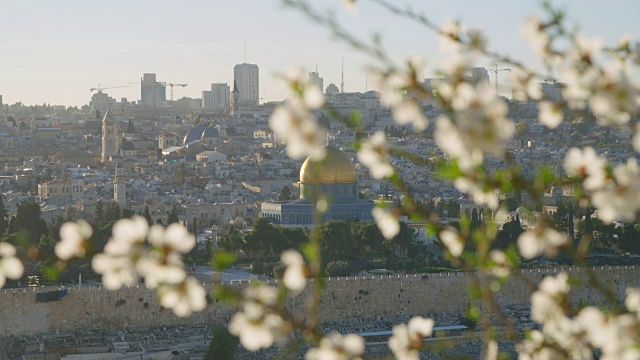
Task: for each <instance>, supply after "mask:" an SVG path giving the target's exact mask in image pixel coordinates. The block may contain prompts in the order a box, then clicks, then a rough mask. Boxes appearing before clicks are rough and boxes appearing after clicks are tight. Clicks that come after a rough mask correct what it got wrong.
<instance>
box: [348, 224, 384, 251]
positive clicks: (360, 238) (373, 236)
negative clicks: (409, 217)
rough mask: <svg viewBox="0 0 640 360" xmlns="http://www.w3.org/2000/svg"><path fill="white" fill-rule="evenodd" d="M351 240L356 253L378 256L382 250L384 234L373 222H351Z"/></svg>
mask: <svg viewBox="0 0 640 360" xmlns="http://www.w3.org/2000/svg"><path fill="white" fill-rule="evenodd" d="M351 240H352V241H353V243H354V246H355V247H356V248H357V249H358V253H360V254H362V255H364V256H368V257H379V256H382V253H383V252H384V250H385V249H384V246H383V244H384V241H385V240H384V236H382V233H381V232H380V229H379V228H378V225H376V224H375V223H374V222H355V223H352V224H351Z"/></svg>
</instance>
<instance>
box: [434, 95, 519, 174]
mask: <svg viewBox="0 0 640 360" xmlns="http://www.w3.org/2000/svg"><path fill="white" fill-rule="evenodd" d="M447 86H448V85H444V84H443V85H440V86H439V89H440V88H447ZM450 96H451V100H450V101H451V107H452V108H453V110H454V114H453V116H452V117H447V116H440V117H438V119H437V120H436V131H435V133H434V138H435V140H436V142H437V144H438V146H439V147H440V148H441V149H442V151H444V153H445V154H447V155H449V156H451V157H454V158H456V159H458V162H459V165H460V167H461V168H462V169H463V170H470V169H471V168H473V167H474V166H477V165H478V164H480V163H481V162H482V160H483V156H484V153H489V154H492V155H494V156H496V157H500V158H501V157H503V156H504V152H505V150H504V143H505V142H506V141H508V140H510V139H511V137H512V136H513V134H514V133H515V125H514V124H513V121H511V120H510V119H508V118H507V117H506V115H507V110H508V109H507V105H506V104H505V102H504V101H503V100H502V99H500V98H498V97H497V96H496V95H495V94H494V92H492V91H490V90H489V89H488V88H487V85H486V84H485V85H482V84H481V86H479V87H478V88H477V89H476V88H474V87H473V86H471V84H469V83H461V84H459V85H457V86H456V87H455V88H454V89H453V93H451V94H450Z"/></svg>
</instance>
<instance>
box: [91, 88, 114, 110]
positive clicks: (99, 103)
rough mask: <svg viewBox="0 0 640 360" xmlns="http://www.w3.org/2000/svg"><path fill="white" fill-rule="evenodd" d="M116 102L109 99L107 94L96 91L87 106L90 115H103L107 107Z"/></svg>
mask: <svg viewBox="0 0 640 360" xmlns="http://www.w3.org/2000/svg"><path fill="white" fill-rule="evenodd" d="M115 102H116V100H115V99H113V98H112V97H110V96H109V95H108V94H107V93H104V92H102V91H98V92H97V93H95V94H93V95H92V96H91V101H90V102H89V105H90V106H91V114H104V113H105V112H107V110H108V109H109V107H110V106H111V105H113V104H115Z"/></svg>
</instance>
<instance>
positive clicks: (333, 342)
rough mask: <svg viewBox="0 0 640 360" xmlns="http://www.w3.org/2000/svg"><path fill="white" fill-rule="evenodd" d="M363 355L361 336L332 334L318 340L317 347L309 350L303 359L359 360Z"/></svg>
mask: <svg viewBox="0 0 640 360" xmlns="http://www.w3.org/2000/svg"><path fill="white" fill-rule="evenodd" d="M363 353H364V339H363V338H362V336H360V335H356V334H347V335H341V334H339V333H337V332H332V333H330V334H328V335H326V336H324V337H323V338H322V339H320V344H319V346H318V347H317V348H312V349H310V350H309V351H308V352H307V354H306V355H305V357H304V358H305V360H351V359H354V360H355V359H361V356H362V354H363Z"/></svg>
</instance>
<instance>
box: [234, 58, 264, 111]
mask: <svg viewBox="0 0 640 360" xmlns="http://www.w3.org/2000/svg"><path fill="white" fill-rule="evenodd" d="M233 80H234V81H235V83H236V84H237V86H238V96H239V98H238V101H237V103H238V105H258V103H259V102H260V74H259V71H258V65H256V64H247V63H243V64H238V65H236V66H235V67H234V68H233Z"/></svg>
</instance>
